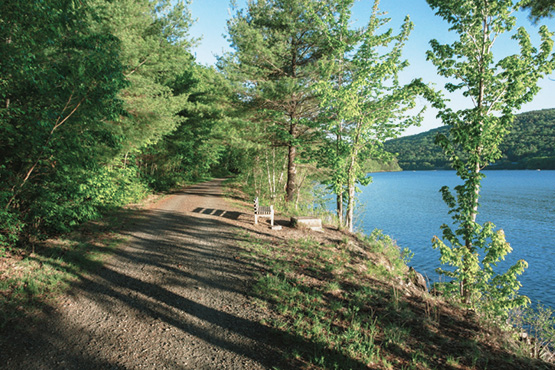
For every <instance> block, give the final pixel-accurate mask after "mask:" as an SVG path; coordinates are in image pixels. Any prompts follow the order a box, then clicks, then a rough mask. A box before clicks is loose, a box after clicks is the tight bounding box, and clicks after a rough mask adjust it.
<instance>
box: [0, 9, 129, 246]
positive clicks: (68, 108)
mask: <svg viewBox="0 0 555 370" xmlns="http://www.w3.org/2000/svg"><path fill="white" fill-rule="evenodd" d="M97 20H98V14H97V13H96V11H95V9H94V7H92V6H91V5H90V4H81V3H80V2H76V1H71V0H53V1H49V2H42V1H10V2H2V3H1V5H0V40H1V41H0V53H1V55H2V56H3V57H2V58H1V59H0V70H1V71H2V77H0V101H2V105H1V107H0V138H1V139H0V157H1V158H2V159H1V160H2V162H0V202H1V209H2V211H0V212H1V217H0V219H1V220H2V221H0V244H2V242H5V243H13V242H15V240H16V239H17V235H18V234H19V232H20V231H21V229H22V228H23V227H27V229H29V228H34V229H37V228H39V227H40V226H42V225H43V224H48V223H50V222H52V221H55V219H56V217H55V215H58V214H61V213H63V212H65V211H66V210H67V208H64V207H62V206H61V205H60V202H62V199H68V197H71V195H72V191H71V190H70V191H64V192H63V193H59V192H56V191H54V190H55V189H57V190H59V188H60V185H61V184H64V183H65V182H68V180H71V181H69V185H70V186H72V185H75V186H76V184H78V183H79V180H80V179H82V178H83V174H84V173H85V172H86V171H87V169H90V168H92V167H94V165H95V163H96V161H97V160H98V159H99V158H102V157H103V156H104V155H105V154H104V153H103V152H104V151H105V150H107V149H108V148H110V147H112V146H113V145H114V136H113V127H112V126H111V124H110V123H108V122H107V119H114V118H115V117H117V116H118V115H119V114H120V113H121V108H122V104H121V101H120V100H119V99H117V93H118V92H119V91H120V90H121V89H122V88H123V87H124V86H125V81H124V78H123V74H122V70H123V68H122V65H121V63H120V62H119V58H118V56H119V54H118V53H119V46H120V44H119V41H118V40H117V39H116V38H115V37H114V36H113V35H112V34H110V33H103V32H98V30H97V29H96V27H95V22H96V21H97ZM68 187H69V186H68ZM72 190H74V189H72ZM2 235H3V236H2Z"/></svg>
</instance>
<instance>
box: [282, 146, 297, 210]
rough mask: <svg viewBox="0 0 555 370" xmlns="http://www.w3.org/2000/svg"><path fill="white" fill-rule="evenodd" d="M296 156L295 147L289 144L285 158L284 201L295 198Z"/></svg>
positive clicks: (290, 200)
mask: <svg viewBox="0 0 555 370" xmlns="http://www.w3.org/2000/svg"><path fill="white" fill-rule="evenodd" d="M296 156H297V147H295V146H293V145H290V146H289V155H288V158H287V187H286V188H285V191H286V196H285V201H286V202H288V203H289V202H293V201H294V200H295V191H296V190H297V189H296V188H297V186H296V181H297V164H296V163H295V157H296Z"/></svg>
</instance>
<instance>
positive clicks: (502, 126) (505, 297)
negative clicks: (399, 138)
mask: <svg viewBox="0 0 555 370" xmlns="http://www.w3.org/2000/svg"><path fill="white" fill-rule="evenodd" d="M428 3H429V4H430V6H431V7H432V8H433V9H435V10H436V14H438V15H439V16H442V17H443V18H444V19H445V20H446V21H447V22H449V24H450V25H451V28H450V30H452V31H455V32H456V33H457V34H458V36H459V40H458V41H455V42H454V43H453V44H451V45H442V44H440V43H439V42H438V41H436V40H432V41H430V44H431V47H432V50H431V51H428V53H427V55H428V59H429V60H431V61H432V62H433V63H434V65H435V66H436V67H437V69H438V73H439V74H440V75H442V76H444V77H447V78H453V79H454V82H449V83H447V84H446V86H445V87H446V89H447V90H448V91H451V92H453V91H457V90H463V96H465V97H469V98H470V99H471V100H472V102H473V104H474V107H473V108H469V109H463V110H459V111H453V110H452V109H450V108H448V107H447V106H446V105H445V103H444V102H442V101H439V100H436V101H434V102H433V104H434V106H435V107H436V108H438V109H439V114H438V117H440V118H441V119H442V120H443V122H444V123H445V124H446V125H448V126H449V133H448V134H439V135H438V136H437V137H436V143H437V144H438V145H439V146H440V147H441V148H442V149H443V150H444V151H445V153H446V154H447V155H448V156H449V159H450V161H451V162H452V166H453V168H454V169H455V170H456V171H457V175H458V176H459V177H460V178H461V179H462V180H463V181H464V183H463V184H462V185H459V186H456V187H455V194H452V193H451V191H450V189H449V188H448V187H443V188H442V190H441V191H442V195H443V200H444V201H445V202H446V204H447V205H448V206H449V208H450V214H452V218H453V221H454V224H455V226H456V230H455V231H453V230H452V229H451V227H449V226H448V225H443V226H442V231H443V240H440V239H439V238H437V237H435V238H434V241H433V246H434V248H439V249H440V251H441V262H442V263H444V264H448V265H450V266H454V267H455V270H454V271H447V270H443V269H439V272H440V273H442V274H445V275H447V276H448V277H450V278H453V279H455V281H457V282H458V283H460V295H461V296H462V298H463V300H464V302H465V303H467V304H471V305H474V306H476V307H479V308H481V309H482V310H481V312H483V313H485V314H486V315H488V316H490V317H491V318H496V319H497V320H501V322H503V320H504V319H505V318H506V317H507V315H508V311H509V310H510V309H512V308H514V307H516V306H519V305H523V304H527V303H528V302H529V300H528V298H527V297H521V296H518V294H517V292H518V289H519V288H520V283H519V282H518V280H517V276H518V275H520V274H521V273H522V272H523V271H524V269H525V268H526V266H527V264H526V262H525V261H519V262H517V263H516V264H515V265H514V266H512V267H510V268H509V269H508V271H507V272H505V273H502V274H498V273H494V267H495V266H496V265H497V263H498V261H500V260H502V259H504V258H505V255H506V254H507V253H509V252H510V251H511V249H510V246H509V244H508V243H507V242H506V241H505V236H504V234H503V232H502V231H501V230H500V231H497V232H494V231H493V229H494V225H493V224H491V223H486V224H484V225H483V226H481V225H479V224H478V223H477V222H476V216H477V214H478V206H479V197H480V184H481V180H482V179H483V177H484V175H483V173H482V172H481V170H482V169H483V168H485V167H486V166H487V165H488V164H490V163H493V162H495V161H496V160H497V159H499V158H500V157H501V151H500V149H499V146H500V144H501V142H502V141H503V137H504V136H505V135H506V134H507V133H508V132H509V130H510V125H511V123H512V121H513V111H514V110H516V109H519V108H520V107H521V106H522V104H524V103H526V102H529V101H530V100H531V99H532V97H533V96H534V95H535V93H536V92H537V91H538V87H537V82H538V80H539V79H540V78H541V77H542V76H544V75H545V74H547V73H550V72H551V71H552V70H553V68H554V67H555V65H554V57H553V55H552V54H551V51H552V47H553V40H552V39H551V37H552V34H551V33H550V32H549V31H548V30H547V28H546V27H541V28H540V31H539V34H540V37H541V40H542V43H541V45H540V47H539V48H538V49H537V48H535V47H533V46H532V44H531V41H530V37H529V35H528V33H527V32H526V30H525V29H524V28H519V29H518V30H517V32H516V33H515V34H514V36H513V39H514V40H516V41H517V42H518V44H519V46H520V53H519V54H515V55H510V56H507V57H505V58H503V59H501V60H499V61H497V62H496V61H495V58H494V54H493V46H494V43H495V41H496V39H497V37H498V36H499V35H500V34H502V33H505V32H510V31H511V30H512V29H513V28H514V25H515V17H514V16H513V15H512V13H513V12H514V11H515V10H516V6H517V5H513V4H512V2H507V1H501V0H500V1H489V2H483V1H466V2H451V1H444V0H428Z"/></svg>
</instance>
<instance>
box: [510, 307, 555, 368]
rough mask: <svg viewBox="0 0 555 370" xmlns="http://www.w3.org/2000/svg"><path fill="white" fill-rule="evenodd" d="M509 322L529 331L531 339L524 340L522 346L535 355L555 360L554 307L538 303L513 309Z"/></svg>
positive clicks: (524, 330)
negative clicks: (554, 358)
mask: <svg viewBox="0 0 555 370" xmlns="http://www.w3.org/2000/svg"><path fill="white" fill-rule="evenodd" d="M509 323H510V324H511V325H513V326H514V327H515V328H516V329H517V330H520V331H522V332H528V333H529V335H530V336H531V339H529V340H522V346H523V347H524V348H525V350H526V351H527V352H531V354H532V355H533V356H534V357H538V358H543V359H545V360H547V361H553V353H551V351H552V350H553V348H554V346H555V312H554V311H553V308H550V307H546V306H543V305H542V304H539V303H538V304H537V306H535V307H524V308H518V309H515V310H513V311H511V315H510V317H509Z"/></svg>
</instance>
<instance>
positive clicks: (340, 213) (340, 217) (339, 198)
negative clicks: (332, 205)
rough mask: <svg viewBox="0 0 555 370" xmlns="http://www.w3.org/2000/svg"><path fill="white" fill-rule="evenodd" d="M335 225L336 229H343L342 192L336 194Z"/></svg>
mask: <svg viewBox="0 0 555 370" xmlns="http://www.w3.org/2000/svg"><path fill="white" fill-rule="evenodd" d="M337 223H338V224H339V225H338V229H342V228H343V190H341V191H340V192H339V193H337Z"/></svg>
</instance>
